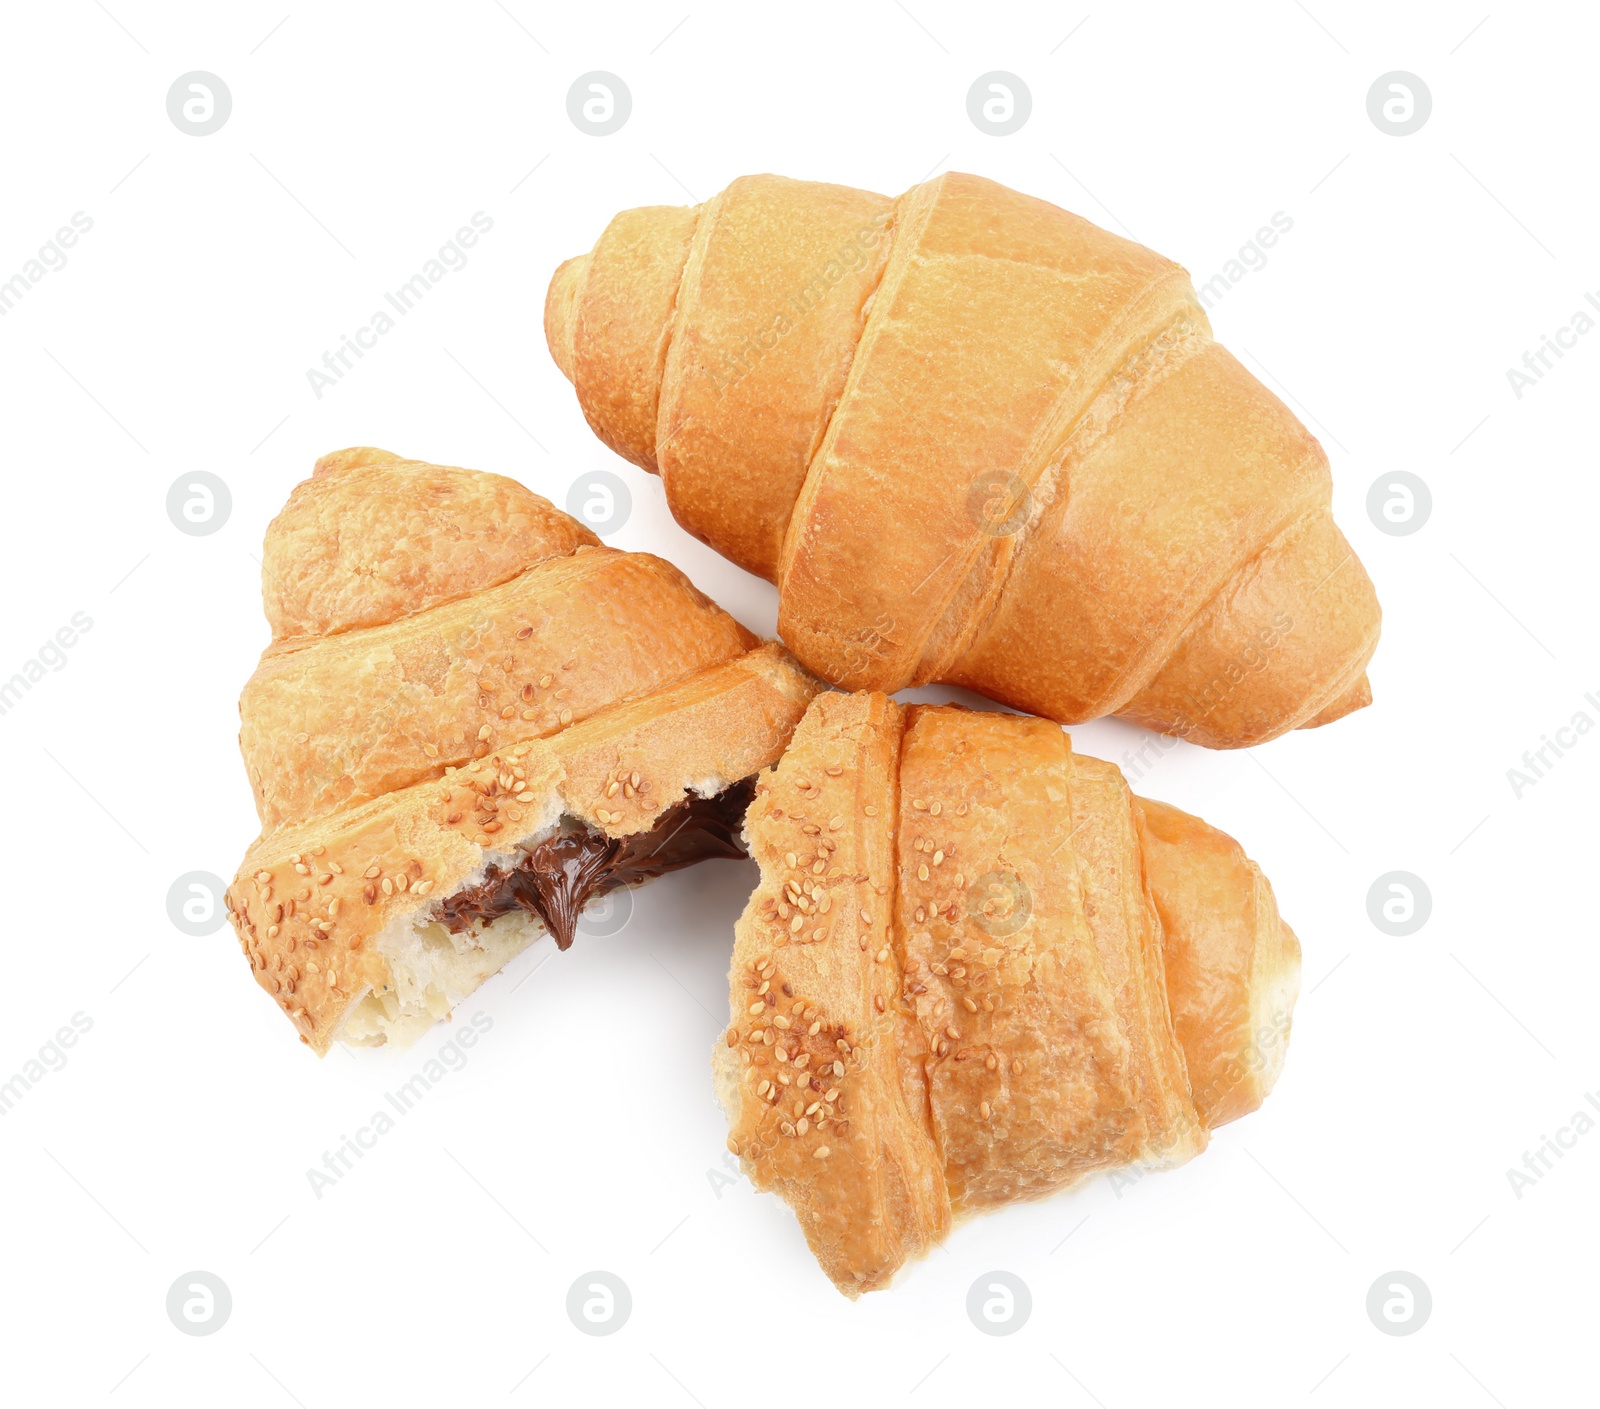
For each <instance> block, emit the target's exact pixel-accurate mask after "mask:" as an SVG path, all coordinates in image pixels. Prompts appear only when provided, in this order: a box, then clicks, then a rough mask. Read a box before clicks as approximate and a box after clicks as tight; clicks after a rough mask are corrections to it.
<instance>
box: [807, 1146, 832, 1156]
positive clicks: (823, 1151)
mask: <svg viewBox="0 0 1600 1409" xmlns="http://www.w3.org/2000/svg"><path fill="white" fill-rule="evenodd" d="M811 1153H812V1154H813V1155H815V1156H816V1157H817V1158H818V1159H827V1157H828V1156H829V1155H830V1154H831V1153H832V1151H830V1150H829V1149H828V1147H827V1146H826V1145H818V1146H817V1148H816V1149H814V1150H813V1151H812V1152H811Z"/></svg>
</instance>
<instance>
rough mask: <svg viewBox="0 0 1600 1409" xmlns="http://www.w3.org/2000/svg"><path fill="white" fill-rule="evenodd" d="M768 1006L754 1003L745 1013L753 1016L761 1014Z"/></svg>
mask: <svg viewBox="0 0 1600 1409" xmlns="http://www.w3.org/2000/svg"><path fill="white" fill-rule="evenodd" d="M766 1006H767V1005H766V1004H765V1003H752V1004H751V1005H750V1006H749V1007H748V1008H747V1009H746V1010H745V1011H746V1012H748V1013H750V1014H752V1015H753V1014H756V1013H759V1012H760V1011H761V1010H762V1009H763V1008H765V1007H766Z"/></svg>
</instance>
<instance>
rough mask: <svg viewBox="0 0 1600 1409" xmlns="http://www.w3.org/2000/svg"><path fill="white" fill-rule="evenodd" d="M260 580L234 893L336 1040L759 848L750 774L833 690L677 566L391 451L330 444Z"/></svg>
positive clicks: (324, 1037)
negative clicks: (753, 844) (747, 823)
mask: <svg viewBox="0 0 1600 1409" xmlns="http://www.w3.org/2000/svg"><path fill="white" fill-rule="evenodd" d="M262 589H263V596H264V598H265V602H266V609H267V618H268V621H269V622H270V624H271V626H272V634H273V640H272V644H271V645H269V646H268V647H267V649H266V651H265V652H263V654H262V657H261V662H260V664H259V665H258V666H257V667H256V671H255V674H254V675H252V676H251V678H250V680H249V683H248V684H246V686H245V688H244V693H243V695H242V697H241V699H240V701H239V716H240V725H241V727H240V731H239V744H240V748H241V750H242V752H243V754H244V760H245V766H246V769H247V770H248V772H249V775H250V782H251V785H252V787H253V788H254V790H255V795H256V806H257V810H258V811H259V812H260V815H261V824H262V832H261V836H260V837H259V838H258V839H257V840H256V842H255V843H254V844H253V845H252V846H251V847H250V849H249V851H248V853H247V854H246V856H245V858H244V861H243V863H242V864H241V865H240V868H239V873H238V875H237V876H236V877H235V878H234V880H233V883H232V885H231V886H230V887H229V888H228V892H227V908H228V913H229V916H230V918H231V919H232V921H233V926H234V929H235V932H236V933H237V934H238V937H239V942H240V945H241V946H242V948H243V949H244V952H245V955H246V957H247V958H248V959H249V961H250V966H251V970H252V972H253V974H254V976H255V979H256V982H257V983H258V984H260V985H261V986H262V987H263V988H265V989H266V990H267V991H268V992H269V993H270V994H271V995H272V997H273V999H274V1000H275V1001H276V1002H277V1004H278V1005H279V1007H281V1008H282V1009H283V1011H284V1012H285V1014H287V1015H288V1017H289V1018H290V1019H291V1020H292V1021H293V1022H294V1024H295V1026H296V1028H297V1029H298V1030H299V1032H300V1036H301V1039H302V1040H303V1041H305V1042H306V1043H308V1044H309V1045H310V1046H311V1047H313V1048H314V1049H315V1050H316V1051H317V1052H318V1053H322V1052H325V1051H327V1049H328V1047H329V1046H330V1045H331V1043H332V1042H333V1041H335V1040H336V1039H337V1040H343V1041H346V1042H351V1043H355V1044H378V1043H384V1042H394V1043H405V1042H408V1041H411V1040H412V1039H414V1038H415V1037H416V1036H418V1035H419V1034H420V1033H421V1032H423V1031H425V1030H426V1029H427V1028H428V1027H429V1026H431V1025H432V1023H433V1022H435V1021H436V1020H437V1019H439V1018H442V1017H444V1016H445V1015H446V1014H447V1013H448V1012H449V1011H450V1009H451V1008H452V1007H453V1006H454V1005H455V1004H456V1003H458V1002H460V1001H461V1000H462V999H463V998H464V997H466V996H467V995H468V994H469V993H471V992H472V991H473V990H474V989H475V988H477V987H478V985H479V984H481V983H482V982H483V981H484V980H485V979H487V978H489V977H490V976H491V975H492V974H494V973H495V972H497V971H498V970H499V969H500V968H501V967H503V966H504V965H505V964H506V963H507V962H508V961H509V960H510V959H512V958H513V957H514V956H515V955H516V954H518V953H520V952H521V951H522V950H523V949H524V948H526V947H527V946H528V945H529V944H531V943H532V942H533V941H534V940H535V939H537V938H539V936H540V935H542V934H543V933H545V932H547V931H548V932H550V933H552V934H554V936H555V938H556V942H557V944H558V945H560V947H562V948H565V947H566V945H567V944H568V943H569V942H570V941H571V937H572V930H573V926H574V924H575V923H576V918H577V913H578V911H580V910H581V909H582V908H583V906H584V904H585V903H586V901H587V900H589V899H590V898H591V897H592V896H594V895H598V894H602V893H604V892H605V891H606V890H607V889H610V888H613V887H615V886H619V885H632V884H636V883H638V882H639V881H640V880H644V879H648V878H649V877H651V876H655V875H659V874H661V873H662V872H664V871H668V870H673V869H676V868H677V867H679V866H682V865H686V864H688V863H689V862H691V861H695V860H698V859H701V858H702V857H706V856H742V855H743V854H744V852H743V848H742V846H741V845H740V843H739V830H740V824H741V821H742V814H743V809H744V804H745V801H746V799H747V796H748V792H749V786H750V785H749V782H748V780H749V778H750V777H751V776H752V775H753V774H755V773H757V772H758V771H759V770H761V769H762V768H764V767H766V766H767V765H768V764H770V763H772V762H773V761H774V760H775V759H776V758H777V757H778V755H779V754H780V753H781V752H782V751H783V747H784V745H785V744H786V743H787V742H788V739H789V735H790V733H791V731H792V730H793V728H794V726H795V724H796V723H797V722H798V720H799V719H800V716H801V714H802V713H803V712H804V710H805V706H806V703H807V701H808V700H810V698H811V696H812V695H813V694H814V693H815V691H816V689H817V683H816V682H815V681H814V680H812V679H811V678H810V677H809V676H808V675H806V673H805V672H804V671H803V670H801V669H800V668H799V666H797V665H796V664H795V663H794V661H793V660H792V659H790V657H789V656H788V653H787V652H785V651H784V650H783V649H782V648H781V647H779V646H776V645H772V644H767V645H762V644H761V643H759V642H758V641H757V639H756V638H755V637H754V636H752V635H751V634H750V633H749V632H748V631H746V630H745V629H744V628H743V627H742V626H740V625H739V623H738V622H736V621H734V620H733V618H732V617H730V616H729V615H728V614H727V613H726V612H724V611H722V610H721V609H720V608H719V607H717V606H716V605H715V604H714V603H712V602H711V601H709V600H707V599H706V598H705V597H704V596H702V595H701V594H700V593H699V592H698V591H696V590H695V588H694V586H693V585H692V584H691V583H690V582H689V580H688V579H687V578H685V577H684V575H683V574H682V573H681V572H679V571H678V570H677V569H676V568H675V567H673V566H672V565H671V564H670V563H666V562H663V561H662V560H661V559H660V558H654V557H651V556H649V555H648V554H645V553H623V552H619V551H617V550H616V549H613V548H606V547H603V546H601V545H600V544H599V542H598V540H596V538H595V536H594V535H593V534H592V533H590V532H589V530H588V529H586V528H585V527H583V525H582V524H580V523H578V522H577V520H576V519H573V518H570V517H568V516H567V515H566V514H564V513H562V512H561V511H560V510H559V509H556V508H555V507H554V506H552V505H551V504H550V503H548V502H547V501H546V500H544V499H541V498H539V496H538V495H536V494H531V493H529V492H528V490H526V489H524V488H523V487H522V486H521V485H520V484H518V483H516V481H514V480H509V479H503V478H501V477H500V476H498V475H489V474H481V473H478V472H476V471H472V470H463V469H456V468H453V467H451V466H445V465H430V464H425V463H422V462H420V461H414V460H404V459H401V458H400V457H399V456H397V455H392V454H390V453H389V452H387V451H383V450H374V449H370V448H357V449H353V450H346V451H340V452H338V453H337V454H334V455H328V456H324V457H323V459H321V460H319V461H318V462H317V468H316V473H315V474H314V475H313V476H312V478H310V479H309V480H306V481H305V482H304V483H303V484H301V485H300V486H299V487H298V488H297V489H296V490H295V491H294V493H293V494H292V495H291V496H290V499H289V502H288V504H287V505H286V506H285V507H284V509H283V512H282V513H280V514H279V515H278V517H277V518H276V519H274V520H273V522H272V524H271V526H270V527H269V528H268V529H267V535H266V542H265V544H264V548H263V554H262Z"/></svg>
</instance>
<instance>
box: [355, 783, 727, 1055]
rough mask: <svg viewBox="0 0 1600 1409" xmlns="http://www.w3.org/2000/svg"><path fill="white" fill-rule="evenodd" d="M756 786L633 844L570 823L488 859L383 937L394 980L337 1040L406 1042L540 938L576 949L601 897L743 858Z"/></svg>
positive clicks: (687, 809) (693, 801)
mask: <svg viewBox="0 0 1600 1409" xmlns="http://www.w3.org/2000/svg"><path fill="white" fill-rule="evenodd" d="M754 781H755V780H754V779H753V778H747V779H744V780H742V781H740V782H738V783H735V784H733V785H731V786H730V787H727V788H724V789H723V790H722V791H720V792H717V793H714V794H713V795H711V796H709V797H701V796H699V795H698V794H696V793H694V792H691V793H690V794H689V795H688V796H686V797H685V798H684V799H683V801H681V802H678V803H675V804H673V805H672V806H671V807H669V808H667V810H666V811H665V812H663V813H662V814H661V816H660V817H658V818H657V819H656V821H655V822H654V823H653V824H652V825H651V826H650V827H649V828H647V829H646V830H644V831H642V832H636V833H633V834H632V835H630V836H626V837H611V836H607V835H606V834H605V833H604V832H601V831H597V830H596V829H594V828H593V827H590V826H587V825H586V824H584V823H583V822H582V821H581V820H580V819H578V818H574V817H571V816H566V817H563V818H562V819H561V820H560V821H559V822H558V823H556V824H555V825H553V826H551V827H549V828H546V829H543V830H542V831H541V832H540V833H536V834H535V835H534V836H532V837H530V838H528V839H527V840H526V841H524V842H523V843H522V844H520V845H519V846H518V847H517V848H516V849H515V850H514V851H513V852H510V853H499V852H490V853H486V854H485V857H484V865H483V870H482V874H481V875H477V876H473V877H469V878H468V880H467V881H466V882H464V883H463V884H462V885H461V886H460V887H458V888H457V889H456V890H455V891H453V892H451V894H449V895H447V896H444V897H443V898H441V899H440V900H439V901H438V902H437V903H436V904H433V905H430V906H429V907H427V908H426V909H425V910H423V911H421V912H419V913H416V914H412V915H402V916H399V917H397V918H396V919H395V920H394V922H393V923H391V924H390V925H389V926H388V928H387V929H385V930H384V931H383V932H382V933H380V934H379V935H378V937H377V939H376V940H375V941H374V943H375V947H376V948H377V951H378V953H379V955H380V956H381V957H382V959H383V960H384V961H385V962H386V963H387V965H388V970H389V977H388V982H387V983H385V984H383V985H381V986H380V987H378V988H376V989H373V990H370V991H368V992H367V993H366V994H365V995H363V996H362V997H361V998H360V999H359V1001H357V1002H356V1003H355V1004H353V1005H352V1006H351V1007H350V1009H349V1011H348V1012H347V1014H346V1016H345V1018H344V1020H343V1023H342V1024H341V1026H340V1027H339V1029H338V1031H337V1032H336V1034H335V1036H336V1037H337V1039H338V1040H340V1041H343V1042H346V1043H349V1044H351V1045H353V1046H381V1045H383V1044H385V1043H394V1044H397V1045H400V1046H406V1045H408V1044H409V1043H411V1042H412V1041H414V1040H415V1039H416V1038H417V1037H419V1036H420V1035H421V1034H422V1033H424V1032H426V1031H427V1029H428V1028H429V1027H431V1026H432V1025H433V1024H434V1023H435V1022H437V1021H439V1020H440V1019H441V1018H443V1017H444V1016H445V1015H446V1014H448V1013H449V1012H450V1010H451V1009H452V1008H454V1007H455V1006H456V1004H457V1003H460V1002H461V1001H462V1000H463V999H464V998H466V997H467V996H468V995H469V994H471V993H472V992H473V991H474V990H475V989H476V988H477V987H478V986H479V985H480V984H482V983H483V982H484V981H485V980H486V979H489V978H491V977H492V976H493V975H495V974H497V973H498V972H499V971H500V970H501V969H503V968H504V967H505V966H506V965H507V964H509V963H510V962H511V960H513V959H514V958H516V956H517V955H518V954H520V953H521V952H522V951H523V950H524V949H526V948H528V946H529V945H531V944H533V943H534V941H536V940H537V939H539V938H540V937H542V936H543V935H545V934H549V935H551V936H552V937H553V938H554V940H555V943H556V947H557V948H558V949H566V948H567V947H568V946H570V945H571V943H572V941H573V938H574V936H575V934H576V933H577V930H578V925H579V920H580V916H581V915H582V912H583V911H584V909H585V908H586V907H587V906H588V904H589V903H590V902H591V901H592V900H595V899H597V898H599V897H601V896H603V895H606V894H608V893H609V892H611V891H613V890H615V889H617V888H619V887H623V886H636V885H639V884H641V883H642V882H644V881H647V880H652V879H654V878H655V877H657V876H662V875H666V874H667V873H668V872H669V871H676V870H678V869H680V868H681V867H684V866H692V865H694V864H696V863H697V862H700V861H708V860H712V859H716V858H727V859H738V858H742V857H743V856H745V855H746V852H745V849H744V845H743V842H742V840H741V835H742V833H743V830H744V815H745V808H746V807H747V806H748V804H749V801H750V796H751V792H752V790H753V787H754Z"/></svg>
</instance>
